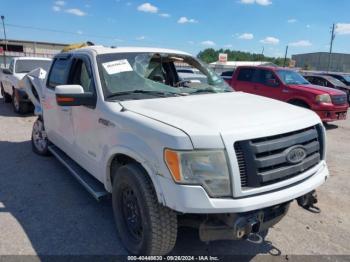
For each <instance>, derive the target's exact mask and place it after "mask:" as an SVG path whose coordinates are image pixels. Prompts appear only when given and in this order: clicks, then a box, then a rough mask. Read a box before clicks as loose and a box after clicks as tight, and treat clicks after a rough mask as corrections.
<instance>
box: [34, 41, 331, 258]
mask: <svg viewBox="0 0 350 262" xmlns="http://www.w3.org/2000/svg"><path fill="white" fill-rule="evenodd" d="M178 61H182V62H184V63H187V64H189V65H191V66H193V67H195V68H197V69H198V70H199V71H201V73H202V74H204V75H205V76H206V77H207V81H206V82H203V83H197V84H196V85H189V82H188V81H182V80H181V79H180V78H179V76H178V75H177V73H176V69H175V67H174V62H178ZM39 73H40V72H37V73H36V74H37V75H40V74H39ZM36 74H34V73H33V74H32V76H28V79H27V81H29V82H31V83H32V84H33V85H36V88H37V89H38V92H37V93H38V94H40V95H39V96H38V97H39V98H38V99H39V100H40V101H39V103H35V104H36V105H39V106H40V107H42V108H41V109H40V110H37V112H41V113H40V115H39V117H38V120H37V121H36V122H35V124H34V127H33V133H32V145H33V150H34V151H35V152H36V153H38V154H40V155H46V154H49V153H51V154H53V155H54V156H56V157H57V159H58V160H60V161H61V162H62V163H63V164H64V165H65V166H66V167H67V168H68V169H69V170H70V171H71V173H72V174H73V175H74V176H75V177H76V178H77V179H78V181H79V182H81V183H82V185H83V186H85V187H86V188H87V189H88V191H89V192H90V193H92V195H93V196H95V197H96V198H97V199H101V198H102V197H104V196H106V195H108V194H110V193H111V194H112V199H113V201H112V202H113V211H114V216H115V221H116V226H117V229H118V232H119V235H120V238H121V239H122V242H123V243H124V245H125V247H126V248H127V250H128V251H129V252H130V253H131V254H143V255H164V254H167V253H168V252H170V251H171V250H172V249H173V247H174V245H175V242H176V238H177V230H178V227H180V226H193V227H196V228H198V229H199V237H200V239H201V240H202V241H206V242H209V241H214V240H223V239H225V240H237V239H245V238H246V237H249V236H250V235H251V234H259V235H264V234H266V230H267V229H268V228H270V227H271V226H273V225H274V224H276V223H277V222H278V221H279V220H280V219H281V218H282V217H283V216H284V215H285V214H286V212H287V210H288V207H289V204H290V202H291V201H293V200H295V199H298V202H299V203H300V204H301V202H305V201H302V200H305V199H306V200H307V199H312V195H311V193H310V192H313V191H314V190H315V189H316V188H317V187H319V186H320V185H322V184H323V183H324V182H325V180H326V179H327V177H328V176H329V173H328V168H327V165H326V162H325V130H324V127H323V125H322V123H321V121H320V118H319V117H318V116H317V115H316V114H315V113H313V112H311V111H309V110H305V109H302V108H299V107H295V106H292V105H289V104H287V103H283V102H280V101H276V100H272V99H267V98H263V97H260V96H255V95H250V94H245V93H242V92H233V91H232V90H231V89H230V87H229V86H228V85H226V83H225V82H224V80H222V79H221V78H220V77H219V76H217V75H216V74H215V73H214V72H213V71H212V70H211V69H210V68H208V67H207V66H206V65H204V64H202V63H201V62H200V61H198V60H197V59H196V58H194V57H192V56H191V55H189V54H187V53H184V52H180V51H175V50H167V49H155V48H106V47H101V46H92V47H87V48H82V49H77V50H74V51H70V52H68V53H62V54H59V55H57V56H56V57H55V58H54V61H53V64H52V67H51V69H50V73H49V74H48V76H47V77H46V80H45V81H39V80H38V81H36V82H35V75H36ZM35 83H36V84H35ZM40 83H42V84H40ZM29 93H31V92H30V91H29ZM30 97H33V96H32V95H30ZM312 200H314V199H312ZM304 205H306V206H307V205H309V206H310V205H312V202H311V203H310V201H306V204H304ZM291 230H292V229H291Z"/></svg>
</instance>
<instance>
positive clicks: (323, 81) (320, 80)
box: [304, 74, 350, 103]
mask: <svg viewBox="0 0 350 262" xmlns="http://www.w3.org/2000/svg"><path fill="white" fill-rule="evenodd" d="M304 77H305V79H307V80H308V81H309V82H310V83H311V84H314V85H318V86H326V87H330V88H335V89H338V90H341V91H343V92H345V93H346V94H347V95H348V102H349V103H350V86H346V85H345V84H344V83H343V82H342V81H340V80H338V79H336V78H334V77H332V76H328V75H315V74H314V75H304Z"/></svg>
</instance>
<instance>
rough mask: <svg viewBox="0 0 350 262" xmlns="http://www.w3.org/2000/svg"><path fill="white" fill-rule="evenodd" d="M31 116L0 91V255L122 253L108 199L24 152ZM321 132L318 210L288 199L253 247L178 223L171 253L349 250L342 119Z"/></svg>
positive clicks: (349, 140)
mask: <svg viewBox="0 0 350 262" xmlns="http://www.w3.org/2000/svg"><path fill="white" fill-rule="evenodd" d="M34 120H35V117H33V116H30V115H29V116H24V117H20V116H17V115H15V114H14V113H13V111H12V107H11V105H9V104H4V102H3V99H2V98H1V97H0V157H1V158H0V255H81V254H83V255H117V254H126V251H125V249H124V248H123V246H122V245H121V242H120V240H119V239H118V235H117V233H116V230H115V227H114V221H113V215H112V210H111V203H110V201H109V200H106V201H103V202H101V203H98V202H96V201H95V200H94V199H93V198H92V197H91V196H90V195H89V194H88V193H87V192H86V191H85V190H84V189H83V188H82V187H81V186H80V184H78V183H77V182H76V181H75V179H74V178H73V177H72V176H71V175H70V174H69V172H68V171H67V170H66V169H65V168H64V167H63V166H62V165H61V164H60V163H59V162H58V161H57V160H56V159H55V158H53V157H49V158H43V157H39V156H37V155H35V154H34V153H32V151H31V144H30V133H31V128H32V124H33V122H34ZM327 133H328V164H329V168H330V171H331V178H330V179H329V180H328V182H327V183H326V184H325V185H324V186H322V187H321V188H320V190H319V191H318V195H319V202H320V203H319V207H320V208H321V209H322V213H321V214H313V213H310V212H307V211H305V210H303V209H301V208H299V207H298V206H297V205H296V204H295V203H294V204H293V205H292V207H291V209H290V211H289V213H288V215H287V216H286V217H285V218H284V219H283V220H282V222H280V223H279V224H277V225H276V226H275V227H274V228H273V229H271V230H270V232H269V234H268V237H267V239H266V241H265V242H264V243H262V244H260V245H257V244H253V243H250V242H248V241H220V242H215V243H211V244H210V245H207V244H205V243H201V242H200V241H199V239H198V236H197V232H196V231H194V230H189V229H181V230H180V232H179V235H178V242H177V245H176V248H175V250H174V252H173V254H176V255H178V254H183V255H186V254H198V255H206V254H220V255H224V254H227V255H229V254H239V255H248V257H249V258H254V257H256V256H257V255H259V254H267V255H280V254H282V255H286V254H290V255H314V254H321V255H350V244H349V243H350V209H349V207H350V205H349V203H350V180H349V178H348V176H349V175H350V150H349V144H350V120H347V121H343V122H336V123H334V124H333V125H330V126H329V127H328V131H327ZM260 258H261V257H260ZM263 258H264V259H266V258H268V257H266V256H264V257H263ZM270 258H271V257H270Z"/></svg>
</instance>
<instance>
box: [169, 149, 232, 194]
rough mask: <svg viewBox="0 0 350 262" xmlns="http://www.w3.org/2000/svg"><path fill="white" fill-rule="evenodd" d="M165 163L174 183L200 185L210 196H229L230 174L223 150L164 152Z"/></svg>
mask: <svg viewBox="0 0 350 262" xmlns="http://www.w3.org/2000/svg"><path fill="white" fill-rule="evenodd" d="M164 159H165V163H166V165H167V166H168V168H169V170H170V173H171V175H172V177H173V179H174V180H175V182H176V183H179V184H187V185H201V186H202V187H203V188H204V189H205V190H206V191H207V193H208V194H209V196H211V197H226V196H231V184H230V174H229V170H228V165H227V161H226V155H225V152H224V151H222V150H213V151H173V150H169V149H166V150H165V152H164Z"/></svg>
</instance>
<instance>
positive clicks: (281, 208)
mask: <svg viewBox="0 0 350 262" xmlns="http://www.w3.org/2000/svg"><path fill="white" fill-rule="evenodd" d="M288 209H289V202H288V203H284V204H280V205H276V206H273V207H269V208H265V209H262V210H258V211H251V212H247V213H241V214H218V215H209V216H208V217H207V219H206V220H205V221H203V222H202V223H201V224H200V225H199V237H200V239H201V241H204V242H209V241H216V240H240V239H246V238H248V237H249V235H250V234H259V233H262V232H265V231H267V230H268V229H269V228H270V227H272V226H273V225H275V224H277V223H278V222H279V221H280V220H281V219H282V218H283V217H284V216H285V215H286V214H287V212H288Z"/></svg>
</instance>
